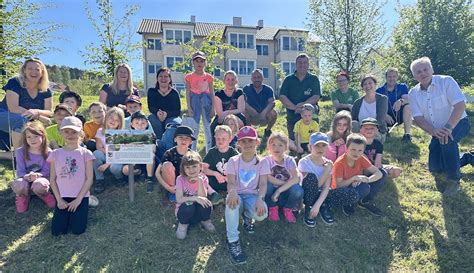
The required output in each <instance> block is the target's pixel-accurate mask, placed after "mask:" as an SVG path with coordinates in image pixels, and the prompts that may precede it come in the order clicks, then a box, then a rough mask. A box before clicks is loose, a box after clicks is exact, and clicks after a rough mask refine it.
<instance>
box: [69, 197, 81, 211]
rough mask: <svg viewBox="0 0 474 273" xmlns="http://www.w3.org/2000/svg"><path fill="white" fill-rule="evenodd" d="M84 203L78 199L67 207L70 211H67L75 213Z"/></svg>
mask: <svg viewBox="0 0 474 273" xmlns="http://www.w3.org/2000/svg"><path fill="white" fill-rule="evenodd" d="M81 202H82V198H81V199H79V198H76V199H74V200H72V202H70V203H69V204H68V205H67V206H68V209H67V211H69V212H75V211H76V209H77V207H79V205H80V204H81Z"/></svg>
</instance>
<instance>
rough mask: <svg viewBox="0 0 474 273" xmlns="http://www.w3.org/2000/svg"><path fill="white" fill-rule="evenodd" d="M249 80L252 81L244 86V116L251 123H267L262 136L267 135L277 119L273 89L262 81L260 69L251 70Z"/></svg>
mask: <svg viewBox="0 0 474 273" xmlns="http://www.w3.org/2000/svg"><path fill="white" fill-rule="evenodd" d="M251 80H252V83H251V84H248V85H246V86H245V87H244V94H245V100H246V104H245V117H247V120H248V122H249V123H250V124H251V125H267V128H266V129H265V134H264V137H269V136H270V135H271V134H272V127H273V125H275V122H276V120H277V112H276V111H275V109H274V108H275V96H274V94H273V89H272V88H271V87H270V86H268V85H266V84H264V83H263V72H262V70H260V69H255V70H254V71H253V72H252V78H251Z"/></svg>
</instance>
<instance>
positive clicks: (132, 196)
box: [128, 164, 135, 202]
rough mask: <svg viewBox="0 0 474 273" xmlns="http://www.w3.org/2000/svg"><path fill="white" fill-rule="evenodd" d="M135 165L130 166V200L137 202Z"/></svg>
mask: <svg viewBox="0 0 474 273" xmlns="http://www.w3.org/2000/svg"><path fill="white" fill-rule="evenodd" d="M133 166H134V165H133V164H128V199H129V200H130V202H133V201H134V200H135V176H134V175H133V168H134V167H133Z"/></svg>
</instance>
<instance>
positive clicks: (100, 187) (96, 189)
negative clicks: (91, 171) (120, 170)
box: [94, 179, 105, 194]
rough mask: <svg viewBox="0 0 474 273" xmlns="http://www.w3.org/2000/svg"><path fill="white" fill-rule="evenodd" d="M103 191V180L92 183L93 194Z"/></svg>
mask: <svg viewBox="0 0 474 273" xmlns="http://www.w3.org/2000/svg"><path fill="white" fill-rule="evenodd" d="M104 190H105V180H104V179H97V180H96V181H95V183H94V192H95V193H97V194H98V193H102V192H104Z"/></svg>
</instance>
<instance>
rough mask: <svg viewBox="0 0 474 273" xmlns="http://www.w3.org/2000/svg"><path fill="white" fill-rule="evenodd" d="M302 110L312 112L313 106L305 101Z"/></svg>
mask: <svg viewBox="0 0 474 273" xmlns="http://www.w3.org/2000/svg"><path fill="white" fill-rule="evenodd" d="M302 110H306V111H311V113H314V110H315V108H314V106H313V105H312V104H309V103H305V104H303V109H302Z"/></svg>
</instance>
